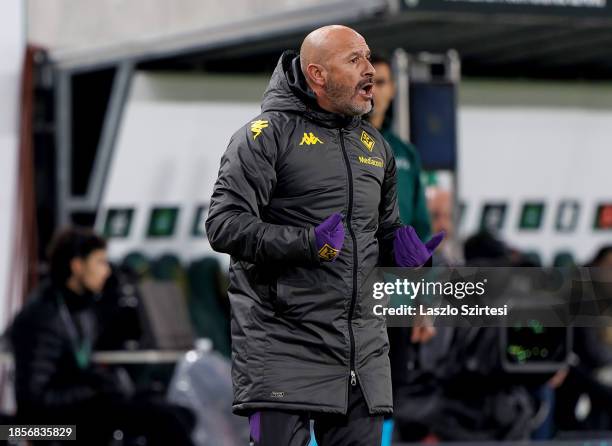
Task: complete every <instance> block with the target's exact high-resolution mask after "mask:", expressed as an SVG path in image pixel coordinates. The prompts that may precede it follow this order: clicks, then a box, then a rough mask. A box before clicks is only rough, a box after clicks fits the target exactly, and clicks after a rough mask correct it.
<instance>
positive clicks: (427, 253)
mask: <svg viewBox="0 0 612 446" xmlns="http://www.w3.org/2000/svg"><path fill="white" fill-rule="evenodd" d="M445 235H446V234H445V232H444V231H442V232H438V233H437V234H436V235H434V236H433V237H432V238H431V240H429V241H428V242H427V243H423V242H422V241H421V239H420V238H419V236H418V235H417V233H416V232H415V230H414V228H413V227H412V226H402V227H401V228H398V229H397V230H396V231H395V240H393V251H394V255H395V263H396V265H397V266H401V267H406V268H415V267H417V266H422V265H424V264H425V263H427V261H428V260H429V258H430V257H431V255H432V254H433V252H434V251H435V250H436V248H437V247H438V245H439V244H440V242H441V241H442V240H443V239H444V236H445Z"/></svg>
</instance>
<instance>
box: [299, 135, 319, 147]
mask: <svg viewBox="0 0 612 446" xmlns="http://www.w3.org/2000/svg"><path fill="white" fill-rule="evenodd" d="M304 144H306V145H307V146H309V145H311V144H323V141H321V140H320V139H319V138H317V137H316V136H315V135H314V133H312V132H310V133H306V132H304V136H303V137H302V141H301V142H300V145H301V146H303V145H304Z"/></svg>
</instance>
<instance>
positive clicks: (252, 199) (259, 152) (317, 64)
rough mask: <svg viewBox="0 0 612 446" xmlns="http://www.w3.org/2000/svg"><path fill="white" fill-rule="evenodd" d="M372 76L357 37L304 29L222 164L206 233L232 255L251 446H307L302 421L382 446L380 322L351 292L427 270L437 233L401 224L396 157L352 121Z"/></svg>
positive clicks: (237, 387)
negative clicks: (390, 273)
mask: <svg viewBox="0 0 612 446" xmlns="http://www.w3.org/2000/svg"><path fill="white" fill-rule="evenodd" d="M374 75H375V70H374V67H373V66H372V64H371V63H370V50H369V48H368V46H367V44H366V42H365V40H364V38H363V37H362V36H361V35H359V34H358V33H357V32H356V31H354V30H352V29H350V28H347V27H344V26H338V25H333V26H327V27H323V28H319V29H317V30H315V31H313V32H312V33H310V34H309V35H308V36H307V37H306V38H305V39H304V41H303V43H302V46H301V49H300V54H299V55H298V54H295V53H294V52H291V51H287V52H285V53H283V55H282V56H281V58H280V60H279V62H278V65H277V67H276V69H275V71H274V73H273V74H272V78H271V80H270V84H269V86H268V88H267V90H266V92H265V93H264V98H263V103H262V113H261V114H260V115H259V116H258V117H257V118H255V119H254V120H253V121H251V122H250V123H249V124H247V125H245V126H244V127H242V128H241V129H240V130H238V131H237V132H236V133H235V134H234V135H233V137H232V138H231V140H230V143H229V146H228V148H227V150H226V152H225V154H224V155H223V157H222V159H221V167H220V170H219V176H218V178H217V181H216V183H215V187H214V191H213V195H212V197H211V205H210V211H209V214H208V219H207V221H206V233H207V234H208V237H209V241H210V244H211V246H212V247H213V249H215V250H216V251H219V252H224V253H228V254H230V255H231V264H230V286H229V292H228V294H229V297H230V301H231V305H232V358H233V368H232V371H233V376H232V378H233V385H234V406H233V410H234V412H235V413H237V414H239V415H247V416H249V422H250V426H251V438H252V439H253V441H254V444H255V445H256V446H288V445H290V446H305V445H307V444H308V443H309V441H310V418H311V417H312V418H313V419H314V431H315V436H316V440H317V442H318V444H319V446H329V445H334V446H341V445H349V444H350V445H353V446H357V445H362V446H372V445H379V444H380V443H381V434H382V425H383V416H384V415H387V414H390V413H391V412H392V395H391V376H390V367H389V358H388V341H387V336H386V331H385V322H384V320H381V319H380V318H377V317H375V316H374V315H373V314H371V313H370V312H368V311H366V310H365V307H364V305H365V303H363V302H362V301H363V299H364V297H363V296H364V293H361V292H360V291H361V290H360V289H359V286H360V285H359V284H360V283H361V282H362V281H363V280H364V278H365V277H367V276H368V275H369V274H370V272H371V271H372V270H373V269H374V268H375V267H376V266H385V265H386V266H403V267H416V266H421V265H423V264H424V263H426V262H427V261H428V260H429V258H430V257H431V253H432V252H433V250H434V249H435V247H436V246H437V245H438V244H439V242H440V240H441V238H442V235H438V236H437V237H434V239H432V240H431V241H430V242H428V243H427V244H423V243H422V242H421V241H420V239H419V237H418V236H417V235H416V233H415V231H414V229H413V228H412V227H410V226H402V225H401V222H400V219H399V213H398V206H397V199H396V176H395V170H396V169H395V161H394V157H393V152H392V151H391V149H390V148H389V146H388V144H387V143H386V142H385V141H384V139H383V138H382V137H381V135H380V134H379V133H378V131H377V130H376V129H375V128H374V127H372V126H371V125H370V124H369V123H368V122H367V121H365V120H362V118H361V117H362V115H364V114H365V113H368V112H369V111H370V110H371V108H372V88H373V77H374ZM345 228H346V231H345ZM366 294H367V293H366Z"/></svg>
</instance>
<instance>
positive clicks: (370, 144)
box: [359, 130, 376, 152]
mask: <svg viewBox="0 0 612 446" xmlns="http://www.w3.org/2000/svg"><path fill="white" fill-rule="evenodd" d="M359 139H361V142H362V143H363V145H364V146H365V147H366V149H368V150H369V151H370V152H371V151H372V149H373V148H374V144H376V141H374V138H372V137H371V136H370V135H368V134H367V132H366V131H365V130H362V132H361V138H359Z"/></svg>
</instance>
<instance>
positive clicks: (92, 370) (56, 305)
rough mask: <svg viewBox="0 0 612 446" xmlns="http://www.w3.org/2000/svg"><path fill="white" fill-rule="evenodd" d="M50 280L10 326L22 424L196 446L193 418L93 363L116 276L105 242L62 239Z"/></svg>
mask: <svg viewBox="0 0 612 446" xmlns="http://www.w3.org/2000/svg"><path fill="white" fill-rule="evenodd" d="M49 264H50V265H49V266H50V278H49V280H48V281H46V282H43V283H42V284H41V286H40V287H39V288H38V289H37V290H35V291H34V293H33V296H30V297H29V298H28V301H27V303H26V305H25V306H24V307H23V308H22V310H21V311H20V312H19V314H18V315H17V316H16V318H15V320H14V321H13V323H12V326H11V327H10V328H9V332H8V334H9V338H10V341H11V345H12V349H13V354H14V357H15V381H16V382H15V392H16V400H17V410H18V413H17V416H18V419H19V422H20V423H21V424H75V425H76V427H77V429H76V432H77V438H78V439H79V440H85V439H87V444H91V445H94V444H100V445H105V444H108V442H109V440H110V439H111V438H112V433H113V432H114V431H115V430H117V429H121V430H123V431H124V432H126V433H133V434H134V435H144V436H145V437H146V438H147V441H148V443H147V444H159V445H168V444H179V445H190V444H191V440H190V438H189V431H190V429H191V428H192V427H193V426H192V423H193V418H192V416H191V414H190V413H188V412H186V410H185V409H183V408H179V407H177V406H172V405H170V404H167V403H165V402H157V401H136V400H135V399H132V398H130V396H129V394H128V391H127V390H125V388H124V386H122V385H121V384H120V382H119V380H118V379H116V377H115V375H114V374H113V373H111V372H110V371H109V370H108V369H105V368H102V367H100V366H97V365H96V364H94V363H93V362H92V360H91V357H92V349H93V346H94V344H95V342H96V337H97V333H98V327H97V321H96V316H95V314H94V311H93V306H94V302H95V300H96V296H98V295H99V293H100V292H101V291H102V289H103V287H104V284H105V282H106V280H107V278H108V277H109V274H110V266H109V264H108V260H107V257H106V241H105V240H104V239H102V238H101V237H99V236H98V235H96V234H95V233H94V232H92V231H91V230H89V229H80V228H69V229H65V230H63V231H61V232H59V233H57V234H56V236H55V237H54V239H53V241H52V243H51V247H50V250H49Z"/></svg>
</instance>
